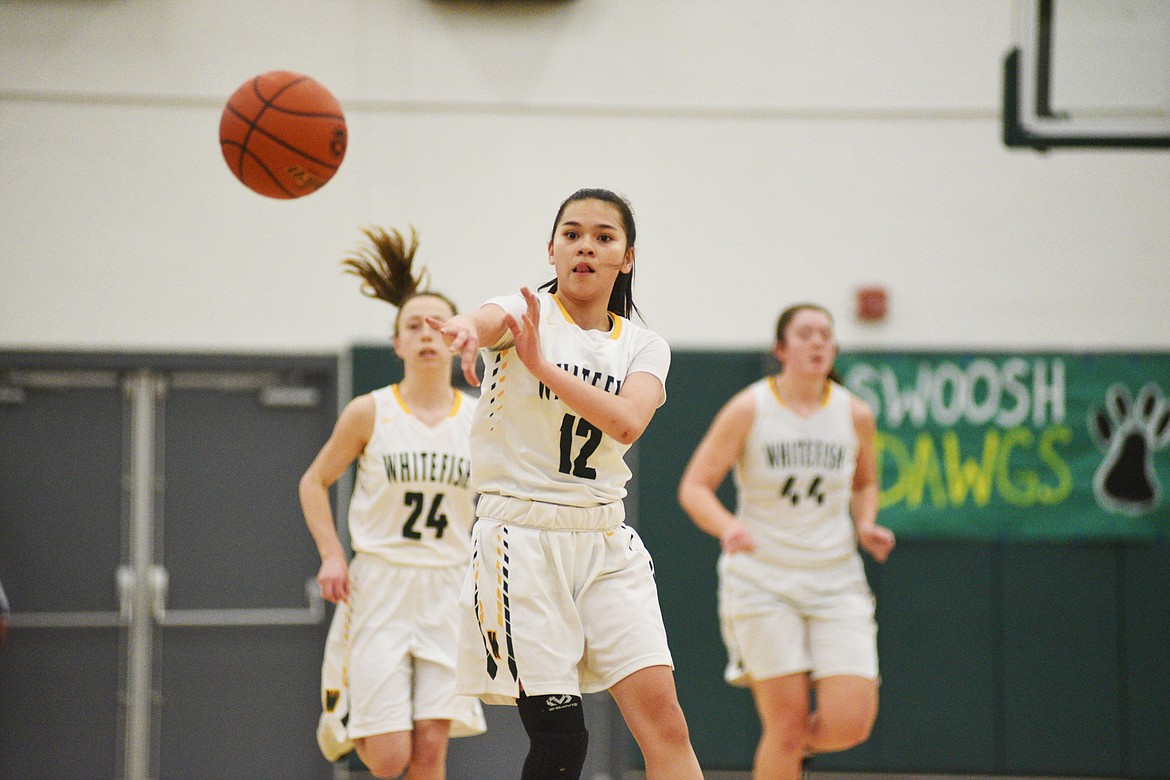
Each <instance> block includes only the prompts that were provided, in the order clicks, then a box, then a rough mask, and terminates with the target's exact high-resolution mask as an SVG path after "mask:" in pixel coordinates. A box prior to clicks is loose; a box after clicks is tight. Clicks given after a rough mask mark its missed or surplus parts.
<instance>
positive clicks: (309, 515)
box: [300, 477, 345, 561]
mask: <svg viewBox="0 0 1170 780" xmlns="http://www.w3.org/2000/svg"><path fill="white" fill-rule="evenodd" d="M300 499H301V511H302V512H303V513H304V515H305V525H307V526H308V527H309V533H310V534H311V535H312V537H313V542H314V543H315V544H316V545H317V552H318V553H319V554H320V555H321V560H322V561H324V560H326V559H327V558H331V557H340V558H342V559H344V558H345V549H344V548H343V547H342V546H341V538H340V537H339V536H338V535H337V526H336V524H335V523H334V520H333V509H332V507H330V505H329V490H328V488H325V487H322V486H321V485H320V484H314V482H313V480H312V479H310V478H307V477H306V478H305V479H302V480H301V484H300Z"/></svg>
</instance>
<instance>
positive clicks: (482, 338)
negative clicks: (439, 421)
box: [427, 303, 506, 387]
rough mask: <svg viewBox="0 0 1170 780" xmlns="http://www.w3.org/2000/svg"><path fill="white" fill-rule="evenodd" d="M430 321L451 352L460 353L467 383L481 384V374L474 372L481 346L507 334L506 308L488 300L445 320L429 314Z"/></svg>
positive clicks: (472, 384)
mask: <svg viewBox="0 0 1170 780" xmlns="http://www.w3.org/2000/svg"><path fill="white" fill-rule="evenodd" d="M427 324H428V325H430V326H431V327H432V328H434V329H435V330H437V331H439V334H440V335H442V337H443V343H444V344H446V345H447V349H449V350H451V352H452V354H456V355H459V361H460V363H461V365H462V367H463V376H464V377H465V378H466V379H467V383H468V384H469V385H471V386H472V387H479V377H478V376H476V373H475V366H476V361H477V360H478V359H479V348H480V347H481V346H483V345H485V344H486V345H488V346H491V345H493V344H495V343H497V342H498V341H499V340H500V338H501V337H502V336H503V335H504V330H505V327H506V326H505V325H504V310H503V309H501V308H500V307H499V306H497V305H495V304H494V303H488V304H484V305H483V306H481V307H479V309H478V310H476V311H475V312H473V313H471V314H456V315H455V316H454V317H452V318H451V319H449V320H447V321H446V322H441V321H439V320H436V319H435V318H434V317H427Z"/></svg>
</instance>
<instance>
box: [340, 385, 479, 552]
mask: <svg viewBox="0 0 1170 780" xmlns="http://www.w3.org/2000/svg"><path fill="white" fill-rule="evenodd" d="M371 395H372V396H373V397H374V414H375V417H374V431H373V434H372V435H371V436H370V441H369V443H367V444H366V448H365V450H364V451H363V452H362V454H361V457H360V458H359V459H358V469H357V480H356V485H355V486H354V492H353V497H352V498H351V499H350V502H349V534H350V540H351V545H352V547H353V549H354V550H355V551H357V552H363V553H371V554H373V555H378V556H380V557H382V558H384V559H386V560H388V561H390V562H391V563H395V564H400V565H404V566H458V565H463V564H466V563H467V561H468V560H469V558H470V556H471V542H470V534H471V524H472V523H473V522H474V521H475V492H474V491H473V490H472V489H471V485H470V482H471V451H470V446H469V442H468V438H469V435H470V432H471V421H472V419H473V417H474V414H475V403H476V401H475V399H474V398H472V397H471V396H469V395H466V394H464V393H461V392H459V391H456V393H455V403H454V404H452V407H451V413H450V414H449V415H448V416H447V417H446V418H444V419H443V420H442V421H441V422H440V423H439V424H438V425H435V426H434V427H430V426H428V425H426V424H425V423H423V422H422V421H421V420H419V419H418V418H417V417H415V416H414V414H412V413H411V411H410V409H408V408H407V406H406V404H405V403H404V402H403V400H402V397H401V396H400V395H399V394H398V386H397V385H391V386H389V387H383V388H381V389H379V390H375V391H374V392H373V393H371Z"/></svg>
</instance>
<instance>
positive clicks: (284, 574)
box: [0, 359, 336, 780]
mask: <svg viewBox="0 0 1170 780" xmlns="http://www.w3.org/2000/svg"><path fill="white" fill-rule="evenodd" d="M122 362H125V361H122ZM184 362H194V363H198V364H199V365H197V366H196V367H195V368H187V367H185V366H184V365H183V364H184ZM228 362H229V363H231V362H236V363H239V362H240V361H239V360H235V361H228ZM254 362H259V363H260V364H262V365H260V366H259V367H253V366H245V367H240V366H230V367H228V368H219V367H216V365H215V363H216V361H215V360H208V359H203V360H192V359H188V360H187V361H184V360H181V359H179V360H176V359H171V360H169V361H167V360H163V361H162V363H163V364H164V365H163V366H162V367H159V366H145V367H143V366H139V367H124V366H119V367H118V368H116V369H114V370H109V371H104V370H84V371H77V370H74V371H70V370H60V369H53V370H35V371H29V370H9V371H5V372H3V376H2V377H0V379H2V380H3V381H0V401H3V403H0V453H3V457H4V460H3V469H0V494H2V495H0V579H2V580H3V581H4V584H5V587H6V589H7V591H8V594H9V597H10V600H11V601H12V602H13V611H14V614H13V618H12V621H11V627H12V631H11V632H10V635H9V640H8V642H7V645H6V646H5V647H4V649H3V650H0V740H2V741H0V776H3V777H6V778H7V777H13V778H18V777H118V778H134V779H135V780H137V779H138V778H143V779H145V778H156V777H157V778H187V777H190V778H200V779H201V780H202V779H204V778H251V777H257V778H259V777H281V778H325V777H328V776H329V775H330V769H329V766H328V764H326V763H325V762H324V760H323V759H322V758H321V757H320V755H319V754H318V753H317V750H316V746H315V743H314V740H313V730H314V727H315V725H316V717H317V712H318V693H317V685H318V682H317V680H318V671H319V668H320V658H321V648H322V645H323V642H324V633H325V617H326V610H325V607H324V605H323V603H322V602H321V601H320V598H319V597H318V596H317V595H316V590H315V586H313V585H312V580H311V577H312V575H313V573H314V572H315V571H316V567H317V561H316V553H315V550H314V549H313V546H312V543H311V539H310V538H309V536H308V532H307V531H306V530H305V528H304V523H303V521H302V520H301V516H300V511H299V507H298V505H297V498H296V482H297V478H298V477H299V475H300V473H301V471H303V469H304V468H305V466H306V465H307V464H308V462H309V461H310V460H311V459H312V457H313V455H314V453H315V452H316V450H317V448H318V447H319V446H320V444H321V443H322V442H323V441H324V440H325V437H326V436H327V435H328V433H329V429H330V427H331V426H332V422H333V419H334V417H335V415H336V401H335V398H336V396H335V389H334V388H335V384H336V372H335V368H334V367H333V366H332V364H331V363H325V364H324V365H321V364H320V363H321V361H317V362H316V363H315V364H313V365H310V366H308V367H307V368H306V366H305V365H295V366H294V368H291V369H290V368H282V367H281V366H280V363H281V361H279V360H276V359H273V360H260V361H254ZM290 362H292V363H293V364H297V363H301V364H303V363H305V361H303V360H302V361H298V360H297V359H292V360H291V361H290ZM309 363H313V361H309Z"/></svg>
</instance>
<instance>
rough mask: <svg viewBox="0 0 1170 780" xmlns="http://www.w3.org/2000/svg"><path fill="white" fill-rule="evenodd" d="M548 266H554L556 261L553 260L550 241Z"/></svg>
mask: <svg viewBox="0 0 1170 780" xmlns="http://www.w3.org/2000/svg"><path fill="white" fill-rule="evenodd" d="M548 264H549V265H556V264H557V263H556V260H553V242H552V240H551V239H550V240H549V242H548Z"/></svg>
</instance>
